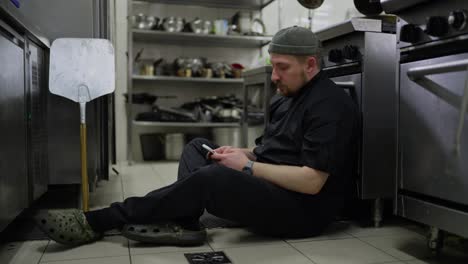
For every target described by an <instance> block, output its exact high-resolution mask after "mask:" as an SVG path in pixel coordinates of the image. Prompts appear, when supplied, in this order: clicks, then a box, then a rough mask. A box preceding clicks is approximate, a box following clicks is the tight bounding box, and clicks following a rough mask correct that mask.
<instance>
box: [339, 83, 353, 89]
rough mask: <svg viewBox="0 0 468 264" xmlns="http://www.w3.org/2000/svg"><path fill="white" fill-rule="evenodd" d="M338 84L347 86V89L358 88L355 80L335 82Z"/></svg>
mask: <svg viewBox="0 0 468 264" xmlns="http://www.w3.org/2000/svg"><path fill="white" fill-rule="evenodd" d="M335 84H336V85H338V86H340V87H342V88H345V89H354V88H356V83H354V82H335Z"/></svg>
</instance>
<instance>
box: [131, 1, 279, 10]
mask: <svg viewBox="0 0 468 264" xmlns="http://www.w3.org/2000/svg"><path fill="white" fill-rule="evenodd" d="M273 1H274V0H234V1H232V0H231V1H226V0H139V1H134V2H136V3H138V2H150V3H160V4H171V5H197V6H205V7H219V8H234V9H249V10H260V9H263V8H264V7H266V6H267V5H269V4H271V3H272V2H273Z"/></svg>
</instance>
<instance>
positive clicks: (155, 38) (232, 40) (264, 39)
mask: <svg viewBox="0 0 468 264" xmlns="http://www.w3.org/2000/svg"><path fill="white" fill-rule="evenodd" d="M132 32H133V39H134V40H136V41H151V42H156V43H158V44H170V45H180V43H187V44H186V45H190V46H203V47H231V48H257V47H262V46H265V45H267V44H268V43H270V41H271V38H272V37H271V36H240V35H239V36H237V35H225V36H221V35H212V34H209V35H206V34H195V33H178V32H177V33H176V32H165V31H155V30H142V29H134V30H133V31H132Z"/></svg>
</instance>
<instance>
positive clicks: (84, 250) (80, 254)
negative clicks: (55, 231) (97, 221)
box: [42, 236, 129, 262]
mask: <svg viewBox="0 0 468 264" xmlns="http://www.w3.org/2000/svg"><path fill="white" fill-rule="evenodd" d="M117 256H129V252H128V240H127V239H126V238H124V237H121V236H111V237H105V238H104V239H103V240H100V241H97V242H95V243H92V244H88V245H83V246H79V247H66V246H63V245H60V244H57V243H55V242H50V244H49V246H47V249H46V252H45V253H44V256H43V257H42V261H43V262H47V261H57V260H76V259H83V258H101V257H117Z"/></svg>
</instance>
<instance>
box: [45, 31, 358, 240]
mask: <svg viewBox="0 0 468 264" xmlns="http://www.w3.org/2000/svg"><path fill="white" fill-rule="evenodd" d="M268 51H269V53H270V56H271V63H272V66H273V72H272V74H271V80H272V82H273V83H275V84H276V88H277V95H275V96H274V97H273V98H272V100H271V104H270V120H268V125H267V127H266V128H265V131H264V134H263V136H262V137H260V138H258V139H257V140H256V144H257V146H256V147H255V148H253V149H252V150H250V149H239V148H234V147H229V146H222V147H219V146H217V145H215V144H213V143H212V142H209V141H208V140H205V139H194V140H192V141H191V142H190V143H188V144H187V145H186V146H185V148H184V151H183V153H182V157H181V160H180V163H179V171H178V180H177V181H176V182H175V183H173V184H171V185H169V186H166V187H163V188H161V189H158V190H155V191H152V192H150V193H148V194H147V195H146V196H143V197H130V198H127V199H125V201H124V202H116V203H113V204H111V205H110V207H108V208H104V209H100V210H95V211H90V212H86V213H84V212H82V211H80V210H50V211H47V212H46V213H45V214H40V215H39V216H38V224H39V226H40V227H41V228H42V230H43V231H44V232H46V233H47V234H48V235H49V236H50V238H52V239H53V240H55V241H57V242H59V243H63V244H68V245H81V244H85V243H89V242H92V241H95V240H97V239H99V238H101V237H102V234H103V232H105V231H106V230H110V229H115V228H118V229H122V233H123V235H124V236H126V237H128V238H130V239H133V240H137V241H143V242H153V243H159V244H176V245H196V244H202V243H203V242H204V241H205V239H206V232H205V231H204V230H202V229H201V228H200V227H199V224H198V220H199V217H200V216H201V214H202V213H203V212H204V210H205V209H206V210H207V211H208V212H209V213H211V214H213V215H215V216H218V217H221V218H225V219H228V220H231V221H235V222H237V223H240V224H242V225H245V226H247V227H249V228H251V229H252V230H254V231H256V232H259V233H262V234H266V235H271V236H279V237H296V238H297V237H307V236H315V235H317V234H319V233H320V232H321V231H323V230H324V228H325V227H326V226H327V225H328V224H329V223H330V222H332V221H333V220H334V218H335V217H336V216H337V214H339V212H340V210H341V209H342V208H343V204H344V200H345V194H346V193H347V189H348V188H350V186H351V185H350V182H351V179H352V175H353V173H354V171H355V157H356V146H357V141H358V139H357V136H358V123H359V122H358V110H357V106H356V105H355V103H354V102H353V101H352V99H351V97H350V96H348V95H347V94H346V92H345V91H344V90H343V89H342V88H340V87H338V86H337V85H335V84H334V83H333V82H332V81H331V80H330V79H328V78H327V77H326V76H325V75H324V73H323V72H321V71H320V62H321V57H320V52H321V44H320V41H319V40H318V39H317V37H316V35H315V34H314V33H312V32H311V31H310V30H308V29H305V28H301V27H290V28H285V29H282V30H280V31H279V32H278V33H277V34H276V35H275V36H274V37H273V39H272V42H271V44H270V46H269V50H268ZM202 144H206V145H208V146H210V147H212V148H213V149H215V152H216V153H214V154H210V153H208V152H207V150H205V149H204V148H203V147H202Z"/></svg>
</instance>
